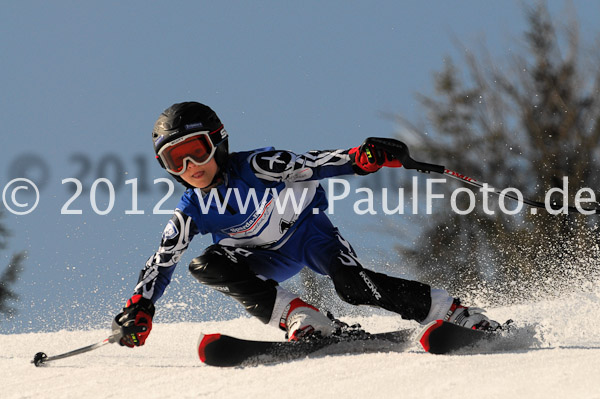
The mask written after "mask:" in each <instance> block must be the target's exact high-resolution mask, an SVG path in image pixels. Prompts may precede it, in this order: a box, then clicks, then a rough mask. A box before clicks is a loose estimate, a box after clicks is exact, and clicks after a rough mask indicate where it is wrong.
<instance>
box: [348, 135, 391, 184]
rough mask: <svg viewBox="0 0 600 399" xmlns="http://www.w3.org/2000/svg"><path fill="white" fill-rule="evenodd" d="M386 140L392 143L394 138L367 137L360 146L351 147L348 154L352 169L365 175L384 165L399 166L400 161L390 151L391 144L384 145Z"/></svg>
mask: <svg viewBox="0 0 600 399" xmlns="http://www.w3.org/2000/svg"><path fill="white" fill-rule="evenodd" d="M386 142H389V143H391V144H393V143H394V142H396V140H394V139H386V138H372V137H369V138H368V139H366V140H365V141H364V142H363V143H362V144H361V146H360V147H354V148H351V149H350V151H348V154H350V159H351V160H352V166H353V167H354V171H355V172H356V173H358V174H359V175H366V174H368V173H373V172H377V171H378V170H379V169H381V168H382V167H384V166H387V167H390V168H399V167H401V166H402V163H401V162H400V161H399V160H398V159H396V158H395V157H394V154H393V153H392V152H391V151H390V148H393V146H388V145H385V143H386Z"/></svg>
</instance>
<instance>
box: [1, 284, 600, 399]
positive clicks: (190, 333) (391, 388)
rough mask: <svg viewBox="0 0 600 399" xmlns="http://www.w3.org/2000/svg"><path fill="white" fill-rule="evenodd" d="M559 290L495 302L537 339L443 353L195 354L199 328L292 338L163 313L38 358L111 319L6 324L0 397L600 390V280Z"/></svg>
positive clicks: (375, 326)
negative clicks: (220, 360) (132, 336)
mask: <svg viewBox="0 0 600 399" xmlns="http://www.w3.org/2000/svg"><path fill="white" fill-rule="evenodd" d="M593 291H595V292H588V293H579V294H572V295H571V296H569V297H566V298H565V297H563V298H561V299H557V300H551V301H540V302H536V303H528V304H524V305H518V306H511V307H505V308H496V309H489V311H488V314H489V315H490V316H491V317H493V318H495V319H498V320H505V319H508V318H512V319H514V320H516V321H517V325H519V324H521V325H522V324H523V323H522V322H520V321H525V320H526V321H527V324H528V325H529V328H530V329H531V330H532V331H534V332H535V336H534V339H533V340H530V342H527V343H526V346H527V347H526V348H521V349H512V350H510V351H507V352H502V353H494V354H483V355H482V354H479V355H464V354H463V355H446V356H435V355H431V354H427V353H425V352H423V350H422V349H420V348H419V346H418V345H417V344H415V345H414V346H413V347H412V348H410V349H409V350H408V351H406V352H403V353H375V354H358V355H342V356H326V357H322V358H313V359H302V360H297V361H292V362H287V363H283V364H278V365H270V366H257V367H247V368H232V369H221V368H214V367H210V366H206V365H204V364H202V363H201V362H200V361H199V360H198V358H197V354H196V344H197V339H198V336H199V334H200V332H204V333H214V332H221V333H228V334H232V335H237V336H240V337H247V338H255V339H265V340H270V339H282V333H281V332H280V331H278V330H275V329H272V328H269V327H267V326H264V325H262V324H261V323H260V322H258V321H256V320H253V319H249V318H239V319H234V320H229V321H224V322H223V321H222V322H205V323H174V324H155V326H154V328H153V331H152V334H151V335H150V338H149V339H148V341H147V343H146V345H145V346H144V347H141V348H135V349H128V348H124V347H120V346H118V345H105V346H103V347H101V348H99V349H96V350H94V351H92V352H88V353H84V354H81V355H77V356H74V357H70V358H67V359H62V360H57V361H55V362H51V363H48V364H47V365H45V366H44V367H38V368H36V367H34V366H33V364H31V363H30V361H31V360H32V359H33V355H34V354H35V353H36V352H38V351H44V352H46V353H47V354H48V355H49V356H52V355H56V354H60V353H63V352H67V351H70V350H73V349H76V348H79V347H82V346H86V345H89V344H92V343H95V342H99V341H102V340H103V339H104V338H105V337H106V336H107V335H108V333H109V332H108V331H106V330H94V331H58V332H52V333H28V334H10V335H0V348H1V351H0V381H1V384H0V397H1V398H143V399H149V398H261V399H264V398H278V399H281V398H292V397H309V398H315V397H318V398H334V397H340V398H363V397H368V398H432V397H443V398H445V399H446V398H461V399H464V398H466V397H483V398H511V399H512V398H600V378H599V377H600V331H599V329H598V326H599V324H600V322H599V321H598V320H600V289H595V290H593ZM350 321H357V322H360V323H361V324H362V326H363V327H364V328H365V329H367V330H370V331H372V332H380V331H386V330H393V329H397V328H402V327H410V326H415V325H416V324H415V323H413V322H409V321H404V320H401V319H399V318H398V317H395V316H391V315H390V316H387V315H385V316H383V315H379V314H378V315H373V316H368V317H354V318H353V320H350Z"/></svg>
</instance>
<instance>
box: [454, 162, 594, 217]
mask: <svg viewBox="0 0 600 399" xmlns="http://www.w3.org/2000/svg"><path fill="white" fill-rule="evenodd" d="M444 175H446V176H449V177H452V178H453V179H456V180H460V181H462V182H465V183H467V184H470V185H472V186H475V187H479V188H485V189H486V190H488V191H490V192H493V193H494V194H496V195H498V196H503V195H504V196H506V197H508V198H510V199H513V200H515V201H517V202H522V203H524V204H527V205H529V206H532V207H535V208H546V204H544V203H543V202H539V201H533V200H530V199H527V198H524V197H521V198H519V197H517V196H515V195H512V194H511V193H507V192H503V191H500V190H498V189H495V188H493V187H491V186H490V185H489V184H487V183H481V182H479V181H477V180H475V179H473V178H472V177H469V176H465V175H463V174H460V173H457V172H455V171H452V170H450V169H445V168H444ZM550 205H551V206H552V209H554V210H559V209H564V208H566V209H567V211H568V212H569V213H581V211H586V212H594V213H599V212H600V209H599V208H598V207H595V208H592V209H586V208H583V207H582V208H581V209H578V208H577V207H574V206H570V205H564V204H550Z"/></svg>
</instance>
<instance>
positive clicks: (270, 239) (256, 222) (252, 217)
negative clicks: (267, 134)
mask: <svg viewBox="0 0 600 399" xmlns="http://www.w3.org/2000/svg"><path fill="white" fill-rule="evenodd" d="M152 140H153V142H154V150H155V152H156V158H157V159H158V161H159V163H160V165H161V166H162V167H163V168H164V169H166V171H167V172H168V173H170V174H171V175H172V176H174V177H175V179H176V180H177V181H179V182H180V183H182V184H183V185H184V186H185V187H186V188H187V190H186V191H185V192H184V194H183V196H182V197H181V200H180V202H179V204H178V206H177V208H176V209H175V211H174V214H173V216H172V218H171V219H170V220H169V222H168V223H167V226H166V227H165V229H164V232H163V235H162V240H161V243H160V246H159V248H158V251H157V252H156V253H155V254H154V255H152V256H151V257H150V258H149V259H148V261H147V262H146V265H145V267H144V268H143V269H142V271H141V273H140V276H139V280H138V284H137V285H136V286H135V290H134V294H133V296H132V297H131V298H130V299H129V300H128V301H127V303H126V306H125V308H124V309H123V312H121V313H119V314H118V315H117V316H116V317H115V319H114V322H113V329H114V330H115V332H117V333H119V334H120V336H121V337H120V339H119V342H120V344H121V345H124V346H128V347H134V346H140V345H143V344H144V343H145V341H146V339H147V337H148V335H149V334H150V331H151V329H152V317H153V316H154V309H155V308H154V304H155V303H156V301H157V300H158V299H159V298H160V297H161V296H162V295H163V293H164V291H165V288H166V287H167V285H168V284H169V282H170V279H171V275H172V274H173V270H174V269H175V266H176V265H177V262H178V261H179V259H180V258H181V256H182V254H183V253H184V251H185V250H186V249H187V248H188V245H189V244H190V241H191V240H192V238H193V237H194V236H195V235H197V234H211V235H212V239H213V245H211V246H209V247H208V248H206V249H205V250H204V252H203V253H202V255H200V256H198V257H197V258H194V259H193V260H192V261H191V263H190V265H189V270H190V272H191V273H192V275H193V276H194V277H195V278H196V279H197V280H198V281H199V282H200V283H202V284H204V285H206V286H208V287H211V288H213V289H215V290H217V291H219V292H222V293H223V294H225V295H227V296H230V297H231V298H233V299H235V300H236V301H238V302H239V303H241V304H242V305H243V306H244V308H245V309H246V311H247V312H248V313H250V314H251V315H252V316H255V317H257V318H258V319H259V320H261V321H262V322H263V323H268V324H270V325H273V326H276V327H279V328H281V329H282V330H284V331H287V337H288V339H289V340H300V339H309V338H318V336H319V335H321V336H329V335H332V334H336V332H339V326H340V324H339V323H336V322H334V321H332V320H330V319H329V318H328V317H327V316H326V315H325V314H323V313H322V312H320V311H319V310H318V309H317V308H315V307H314V306H312V305H310V304H308V303H306V302H304V301H303V300H302V299H300V298H299V297H298V296H297V295H295V294H293V293H292V292H289V291H287V290H285V289H283V288H282V287H281V286H279V285H278V283H279V282H282V281H285V280H287V279H289V278H290V277H292V276H294V275H296V274H297V273H298V272H300V270H301V269H302V268H303V267H305V266H307V267H309V268H310V269H312V270H313V271H315V272H317V273H320V274H324V275H328V276H329V277H330V278H331V280H332V281H333V284H334V287H335V290H336V292H337V293H338V295H339V296H340V297H341V299H342V300H344V301H346V302H348V303H350V304H353V305H371V306H376V307H380V308H384V309H386V310H389V311H392V312H395V313H398V314H399V315H400V316H401V317H402V318H404V319H411V320H416V321H417V322H419V323H421V324H426V323H429V322H430V321H433V320H437V319H444V320H448V321H450V322H454V323H456V324H459V325H461V326H464V327H468V328H475V329H496V328H497V327H498V326H499V324H498V323H497V322H495V321H492V320H489V319H488V318H487V317H486V316H485V315H484V314H483V313H482V312H483V310H482V309H478V308H473V307H466V306H464V305H463V304H461V303H460V301H459V300H458V299H456V298H453V297H452V296H450V295H449V294H448V293H447V292H446V291H445V290H443V289H432V288H431V287H429V286H428V285H426V284H422V283H419V282H417V281H409V280H405V279H401V278H396V277H390V276H387V275H385V274H382V273H377V272H374V271H371V270H368V269H365V268H364V267H363V266H362V265H361V264H360V262H359V260H358V258H357V256H356V254H355V252H354V250H353V249H352V247H351V246H350V244H349V243H348V242H347V241H346V240H345V239H344V238H343V237H342V236H341V235H340V233H339V231H338V229H337V228H336V227H334V226H333V224H332V223H331V221H330V220H329V218H328V217H327V216H326V214H325V212H324V211H325V209H326V207H327V199H326V197H325V191H324V190H323V188H322V187H321V185H320V184H319V180H321V179H324V178H328V177H332V176H340V175H353V174H359V175H366V174H369V173H373V172H376V171H377V170H379V169H380V168H381V167H384V166H388V167H399V166H401V164H400V162H399V161H398V160H397V159H395V158H394V156H393V154H390V153H388V152H387V151H386V150H385V149H383V148H381V146H380V145H377V144H376V143H373V142H372V141H370V140H369V139H367V140H366V141H365V142H364V143H363V144H362V145H361V146H359V147H355V148H351V149H346V150H327V151H309V152H307V153H304V154H300V155H298V154H294V153H292V152H289V151H281V150H275V149H273V148H263V149H258V150H252V151H247V152H238V153H231V154H230V153H229V151H228V134H227V132H226V131H225V129H224V127H223V124H222V123H221V121H220V120H219V118H218V117H217V115H216V113H215V112H214V111H213V110H212V109H211V108H209V107H208V106H206V105H203V104H200V103H197V102H185V103H180V104H174V105H172V106H171V107H169V108H167V109H166V110H165V111H164V112H163V113H162V114H161V115H160V117H159V118H158V120H157V121H156V124H155V126H154V130H153V132H152ZM378 140H382V139H378ZM383 140H390V141H391V142H393V141H394V140H392V139H383ZM379 142H380V141H379ZM286 196H294V197H295V199H296V204H298V207H299V208H300V209H297V208H298V207H296V209H294V208H295V207H294V206H291V205H292V201H291V200H290V198H288V201H285V198H286ZM277 201H279V205H280V207H281V204H287V205H288V206H286V207H284V209H278V206H277V205H278V204H277ZM298 210H299V212H298Z"/></svg>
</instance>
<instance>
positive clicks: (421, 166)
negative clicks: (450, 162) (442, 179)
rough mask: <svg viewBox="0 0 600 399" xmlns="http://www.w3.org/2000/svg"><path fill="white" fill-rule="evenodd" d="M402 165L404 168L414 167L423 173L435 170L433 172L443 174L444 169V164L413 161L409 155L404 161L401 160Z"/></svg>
mask: <svg viewBox="0 0 600 399" xmlns="http://www.w3.org/2000/svg"><path fill="white" fill-rule="evenodd" d="M402 165H403V166H404V167H405V168H406V169H416V170H418V171H419V172H424V173H429V172H435V173H440V174H444V171H445V170H446V167H445V166H442V165H435V164H432V163H426V162H419V161H415V160H414V159H412V158H410V157H408V159H407V160H405V162H402Z"/></svg>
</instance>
